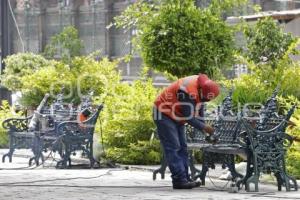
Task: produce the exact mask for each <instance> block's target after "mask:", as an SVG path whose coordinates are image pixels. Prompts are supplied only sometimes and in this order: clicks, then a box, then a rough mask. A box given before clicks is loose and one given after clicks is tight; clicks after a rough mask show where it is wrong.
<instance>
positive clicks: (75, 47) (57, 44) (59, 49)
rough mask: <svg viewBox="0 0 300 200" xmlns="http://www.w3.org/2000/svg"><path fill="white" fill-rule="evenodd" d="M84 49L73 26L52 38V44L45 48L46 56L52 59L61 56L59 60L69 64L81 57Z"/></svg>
mask: <svg viewBox="0 0 300 200" xmlns="http://www.w3.org/2000/svg"><path fill="white" fill-rule="evenodd" d="M82 48H83V44H82V41H81V40H80V39H79V36H78V30H77V29H76V28H75V27H73V26H68V27H65V28H64V29H63V30H62V32H60V33H58V34H56V35H54V36H52V37H51V41H50V43H49V44H47V45H46V47H45V51H44V55H45V57H47V58H51V59H52V58H55V57H56V56H57V55H59V58H61V59H62V60H63V61H64V62H66V63H68V62H70V61H71V59H72V58H73V57H75V56H79V55H80V52H81V50H82Z"/></svg>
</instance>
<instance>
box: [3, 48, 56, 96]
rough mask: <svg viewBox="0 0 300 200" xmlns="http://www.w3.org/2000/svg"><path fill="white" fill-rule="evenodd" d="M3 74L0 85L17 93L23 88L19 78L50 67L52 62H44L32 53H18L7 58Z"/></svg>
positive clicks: (40, 57)
mask: <svg viewBox="0 0 300 200" xmlns="http://www.w3.org/2000/svg"><path fill="white" fill-rule="evenodd" d="M4 62H5V65H6V67H5V69H4V74H3V75H1V84H2V85H3V86H5V87H7V88H8V89H9V90H12V91H18V90H20V89H22V88H23V82H22V80H21V78H22V77H23V76H26V75H30V74H33V73H34V72H36V71H37V70H39V69H41V68H43V67H46V66H50V65H52V61H49V60H46V59H45V58H44V57H42V56H40V55H36V54H33V53H18V54H14V55H11V56H8V57H7V58H6V59H5V60H4Z"/></svg>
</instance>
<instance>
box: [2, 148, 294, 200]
mask: <svg viewBox="0 0 300 200" xmlns="http://www.w3.org/2000/svg"><path fill="white" fill-rule="evenodd" d="M6 151H7V150H0V156H2V155H3V153H4V152H6ZM16 153H17V154H16V156H15V157H14V158H13V163H8V162H6V163H0V191H1V193H0V199H1V200H2V199H3V200H17V199H22V200H27V199H28V200H29V199H30V200H40V199H46V200H52V199H53V200H56V199H59V200H60V199H61V200H89V199H117V200H119V199H130V200H131V199H144V200H150V199H154V200H155V199H157V200H158V199H162V200H178V199H186V200H189V199H207V200H214V199H222V200H227V199H228V200H229V199H230V200H232V199H233V200H238V199H266V200H268V199H270V200H271V199H291V200H292V199H300V192H299V191H297V192H285V191H284V190H283V191H282V192H278V191H277V187H276V186H275V185H274V184H265V183H261V184H260V185H259V189H260V192H258V193H255V192H251V193H247V192H245V191H243V190H241V191H239V192H238V193H229V192H228V190H229V189H230V187H229V186H230V183H228V181H222V180H219V179H218V178H216V177H218V176H219V175H220V174H221V173H220V168H218V169H219V170H211V171H210V177H211V178H207V180H206V183H207V184H206V186H205V187H200V188H195V189H192V190H173V189H172V187H171V180H170V175H169V174H166V179H165V180H161V179H160V176H158V177H157V180H156V181H153V180H152V172H151V170H152V169H154V168H156V167H157V166H129V167H128V168H127V167H126V168H125V167H122V168H113V169H105V168H103V169H78V167H77V168H74V169H66V170H61V169H55V168H54V165H55V162H53V161H52V160H50V159H49V160H47V162H46V163H45V165H44V166H39V167H30V168H28V166H27V163H28V157H29V155H30V154H29V152H28V151H24V150H21V151H17V152H16ZM79 161H80V162H86V161H85V160H84V159H81V158H77V159H76V160H75V164H77V163H78V162H79ZM76 162H77V163H76ZM216 172H219V173H216ZM211 181H212V182H213V183H212V182H211ZM226 184H227V185H226Z"/></svg>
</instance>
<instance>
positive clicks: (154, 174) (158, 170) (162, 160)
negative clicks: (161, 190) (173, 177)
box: [153, 155, 168, 180]
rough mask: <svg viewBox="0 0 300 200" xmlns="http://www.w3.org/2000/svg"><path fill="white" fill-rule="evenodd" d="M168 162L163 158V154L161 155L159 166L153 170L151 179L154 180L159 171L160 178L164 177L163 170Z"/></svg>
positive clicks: (164, 170)
mask: <svg viewBox="0 0 300 200" xmlns="http://www.w3.org/2000/svg"><path fill="white" fill-rule="evenodd" d="M167 166H168V163H167V160H166V159H165V156H164V155H163V157H162V159H161V166H160V167H159V168H158V169H156V170H154V171H153V180H156V174H157V173H160V175H161V179H165V172H166V169H167Z"/></svg>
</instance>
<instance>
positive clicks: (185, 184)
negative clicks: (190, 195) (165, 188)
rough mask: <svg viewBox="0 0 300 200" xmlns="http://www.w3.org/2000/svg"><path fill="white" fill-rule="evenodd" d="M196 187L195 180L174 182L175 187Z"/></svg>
mask: <svg viewBox="0 0 300 200" xmlns="http://www.w3.org/2000/svg"><path fill="white" fill-rule="evenodd" d="M194 187H195V183H194V182H185V183H173V189H192V188H194Z"/></svg>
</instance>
